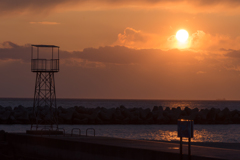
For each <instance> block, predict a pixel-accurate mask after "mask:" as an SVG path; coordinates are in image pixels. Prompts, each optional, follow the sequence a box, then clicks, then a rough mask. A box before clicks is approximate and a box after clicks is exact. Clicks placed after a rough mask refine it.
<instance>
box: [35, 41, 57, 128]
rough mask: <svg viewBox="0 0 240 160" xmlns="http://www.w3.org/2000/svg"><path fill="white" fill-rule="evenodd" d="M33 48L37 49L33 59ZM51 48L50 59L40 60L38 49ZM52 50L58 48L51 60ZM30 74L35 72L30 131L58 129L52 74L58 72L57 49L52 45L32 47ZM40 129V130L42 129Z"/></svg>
mask: <svg viewBox="0 0 240 160" xmlns="http://www.w3.org/2000/svg"><path fill="white" fill-rule="evenodd" d="M33 47H37V58H33V57H34V55H33ZM40 47H45V48H46V47H50V48H52V59H40V58H39V48H40ZM53 48H58V57H57V58H55V59H53ZM31 54H32V62H31V63H32V64H31V69H32V72H36V82H35V92H34V102H33V116H32V118H31V119H32V123H31V130H32V129H33V128H34V127H36V130H38V128H42V127H44V128H46V129H51V130H53V128H56V129H58V109H57V104H56V91H55V80H54V73H55V72H58V71H59V47H58V46H53V45H32V53H31ZM44 128H42V129H44Z"/></svg>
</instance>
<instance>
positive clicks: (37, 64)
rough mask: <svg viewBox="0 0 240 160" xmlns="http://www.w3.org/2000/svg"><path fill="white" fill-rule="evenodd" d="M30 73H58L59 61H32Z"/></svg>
mask: <svg viewBox="0 0 240 160" xmlns="http://www.w3.org/2000/svg"><path fill="white" fill-rule="evenodd" d="M31 71H32V72H58V71H59V59H32V63H31Z"/></svg>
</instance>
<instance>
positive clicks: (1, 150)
mask: <svg viewBox="0 0 240 160" xmlns="http://www.w3.org/2000/svg"><path fill="white" fill-rule="evenodd" d="M159 142H167V143H176V144H179V142H178V141H170V142H169V141H159ZM183 144H187V142H183ZM191 145H197V146H205V147H215V148H224V149H234V150H240V143H222V142H191ZM14 152H15V151H14V149H13V147H11V145H9V144H8V143H7V142H4V141H0V160H45V159H40V158H38V157H27V156H25V157H17V156H15V154H14Z"/></svg>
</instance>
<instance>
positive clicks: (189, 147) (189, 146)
mask: <svg viewBox="0 0 240 160" xmlns="http://www.w3.org/2000/svg"><path fill="white" fill-rule="evenodd" d="M188 159H189V160H191V137H189V138H188Z"/></svg>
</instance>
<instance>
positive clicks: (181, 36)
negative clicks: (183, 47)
mask: <svg viewBox="0 0 240 160" xmlns="http://www.w3.org/2000/svg"><path fill="white" fill-rule="evenodd" d="M188 36H189V35H188V32H187V31H186V30H184V29H180V30H179V31H177V33H176V38H177V40H178V41H179V42H181V43H184V42H186V41H187V39H188Z"/></svg>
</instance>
